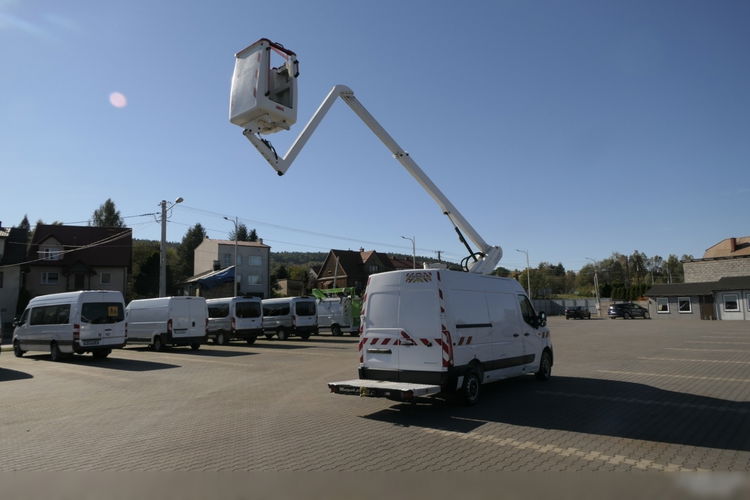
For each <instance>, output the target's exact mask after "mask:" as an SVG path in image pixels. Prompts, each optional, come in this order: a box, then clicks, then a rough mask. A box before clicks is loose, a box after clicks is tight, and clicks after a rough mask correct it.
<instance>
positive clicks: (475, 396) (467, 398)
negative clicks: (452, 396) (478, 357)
mask: <svg viewBox="0 0 750 500" xmlns="http://www.w3.org/2000/svg"><path fill="white" fill-rule="evenodd" d="M481 386H482V379H481V378H480V375H479V370H478V369H477V368H476V367H471V368H469V371H467V372H466V374H465V375H464V383H463V386H462V387H461V399H462V401H463V403H464V404H465V405H466V406H474V405H475V404H477V403H478V402H479V394H480V392H481V389H480V388H481Z"/></svg>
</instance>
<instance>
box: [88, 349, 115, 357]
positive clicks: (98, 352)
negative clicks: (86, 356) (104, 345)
mask: <svg viewBox="0 0 750 500" xmlns="http://www.w3.org/2000/svg"><path fill="white" fill-rule="evenodd" d="M111 352H112V349H98V350H96V351H94V352H92V353H91V355H92V356H94V359H104V358H106V357H107V356H109V355H110V353H111Z"/></svg>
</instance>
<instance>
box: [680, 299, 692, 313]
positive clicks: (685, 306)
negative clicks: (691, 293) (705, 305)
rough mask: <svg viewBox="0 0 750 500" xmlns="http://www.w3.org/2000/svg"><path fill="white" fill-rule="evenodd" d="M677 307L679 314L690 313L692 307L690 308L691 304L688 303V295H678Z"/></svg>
mask: <svg viewBox="0 0 750 500" xmlns="http://www.w3.org/2000/svg"><path fill="white" fill-rule="evenodd" d="M677 309H679V311H680V314H689V313H692V312H693V308H692V304H691V303H690V297H678V298H677Z"/></svg>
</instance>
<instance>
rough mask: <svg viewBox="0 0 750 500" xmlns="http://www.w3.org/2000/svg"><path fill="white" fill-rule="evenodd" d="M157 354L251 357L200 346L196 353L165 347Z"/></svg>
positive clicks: (148, 349) (131, 349)
mask: <svg viewBox="0 0 750 500" xmlns="http://www.w3.org/2000/svg"><path fill="white" fill-rule="evenodd" d="M126 350H127V351H136V352H153V351H152V350H151V348H150V347H145V346H144V347H135V348H133V347H129V348H127V349H126ZM159 354H180V355H183V354H184V355H188V356H201V357H214V358H234V357H237V356H252V355H253V354H255V353H253V352H244V351H227V350H220V351H219V350H215V349H205V346H201V348H200V349H198V350H197V351H193V350H192V349H190V347H166V348H164V350H163V351H160V352H159Z"/></svg>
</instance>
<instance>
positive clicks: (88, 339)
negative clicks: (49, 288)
mask: <svg viewBox="0 0 750 500" xmlns="http://www.w3.org/2000/svg"><path fill="white" fill-rule="evenodd" d="M124 311H125V301H124V300H123V298H122V294H121V293H120V292H116V291H112V290H96V291H94V290H84V291H78V292H65V293H52V294H49V295H40V296H39V297H34V298H33V299H31V301H29V305H28V306H26V309H25V310H24V311H23V314H22V315H21V318H20V319H19V320H18V321H17V322H16V327H15V329H14V330H13V352H14V353H15V355H16V356H18V357H21V356H23V355H24V353H25V352H27V351H46V352H49V353H50V355H51V356H52V360H53V361H60V360H61V359H63V358H65V357H66V356H68V355H71V354H73V353H76V354H83V353H85V352H90V353H92V354H93V356H94V357H95V358H106V357H107V356H109V354H110V353H111V352H112V349H118V348H120V347H123V346H124V345H125V343H126V340H127V339H126V333H125V313H124Z"/></svg>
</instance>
